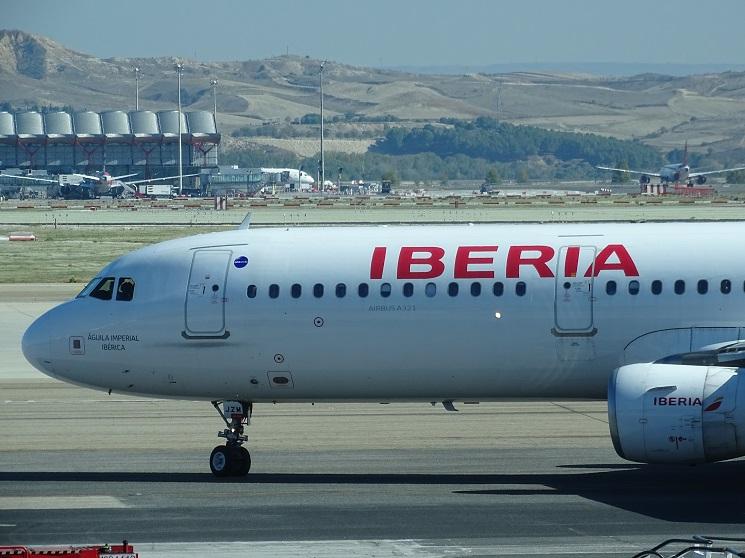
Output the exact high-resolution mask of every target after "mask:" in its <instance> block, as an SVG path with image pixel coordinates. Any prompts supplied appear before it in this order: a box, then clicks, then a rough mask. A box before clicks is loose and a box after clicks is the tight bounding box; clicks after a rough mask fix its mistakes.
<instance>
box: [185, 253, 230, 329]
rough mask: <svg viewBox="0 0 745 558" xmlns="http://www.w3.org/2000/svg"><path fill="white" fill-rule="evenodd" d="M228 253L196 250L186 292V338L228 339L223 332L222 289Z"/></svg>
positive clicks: (224, 285)
mask: <svg viewBox="0 0 745 558" xmlns="http://www.w3.org/2000/svg"><path fill="white" fill-rule="evenodd" d="M231 255H232V252H231V251H230V250H197V251H195V252H194V257H193V259H192V262H191V272H190V273H189V284H188V285H187V289H186V307H185V321H186V331H185V332H184V333H183V335H184V337H186V338H198V339H204V338H222V339H225V338H227V337H228V335H229V334H228V333H227V332H226V331H225V287H226V280H227V275H228V266H229V265H230V257H231Z"/></svg>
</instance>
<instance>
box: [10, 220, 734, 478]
mask: <svg viewBox="0 0 745 558" xmlns="http://www.w3.org/2000/svg"><path fill="white" fill-rule="evenodd" d="M744 226H745V225H743V224H739V223H701V224H692V223H658V224H607V223H603V224H573V225H569V224H566V225H472V226H466V225H444V226H413V227H409V226H388V227H333V228H282V229H251V230H248V229H239V230H235V231H227V232H219V233H212V234H205V235H198V236H193V237H189V238H184V239H180V240H172V241H168V242H163V243H160V244H155V245H153V246H150V247H146V248H143V249H141V250H138V251H136V252H133V253H131V254H129V255H126V256H124V257H122V258H120V259H118V260H116V261H114V262H113V263H111V264H109V265H108V266H106V267H105V268H104V269H103V270H101V272H100V273H99V274H98V275H97V276H96V278H95V279H93V280H92V281H91V282H90V284H89V285H88V286H86V287H85V288H84V289H83V290H82V292H81V293H80V294H79V295H78V296H77V298H75V299H73V300H70V301H69V302H66V303H64V304H62V305H60V306H57V307H56V308H53V309H52V310H50V311H49V312H47V313H46V314H44V315H43V316H41V317H39V318H38V319H37V320H36V321H35V322H34V323H33V324H32V325H31V326H30V327H29V328H28V330H27V331H26V333H25V335H24V337H23V351H24V354H25V356H26V358H27V359H28V360H29V362H31V363H32V364H33V365H34V366H35V367H36V368H38V369H39V370H41V371H42V372H44V373H46V374H48V375H50V376H53V377H55V378H59V379H61V380H64V381H67V382H71V383H75V384H79V385H83V386H88V387H92V388H96V389H101V390H105V391H108V392H117V393H123V394H140V395H147V396H154V397H168V398H180V399H184V400H204V401H211V402H212V403H213V405H214V406H215V408H216V409H217V410H218V412H219V413H220V414H221V416H222V418H223V419H224V422H225V425H226V426H225V429H224V430H223V431H222V432H221V433H220V434H219V436H221V437H222V438H224V439H225V442H224V443H222V444H221V445H219V446H218V447H216V448H215V449H214V450H213V452H212V455H211V459H210V467H211V470H212V472H213V473H214V474H216V475H218V476H239V475H245V474H246V473H247V472H248V470H249V468H250V464H251V462H250V457H249V453H248V451H247V450H246V449H245V447H244V442H245V441H246V437H245V435H244V428H245V426H246V425H247V424H248V423H249V419H250V417H251V413H252V410H253V408H254V405H255V404H260V403H269V402H278V403H290V402H314V401H348V402H396V401H409V402H434V401H437V402H442V404H443V406H444V407H445V408H446V409H448V410H454V402H456V401H463V400H466V401H496V400H500V399H531V398H605V397H607V398H608V413H609V418H610V421H609V422H610V434H611V437H612V440H613V444H614V446H615V448H616V451H617V452H618V453H619V455H621V456H622V457H624V458H626V459H629V460H633V461H639V462H665V463H698V462H707V461H717V460H722V459H729V458H733V457H737V456H741V455H745V385H744V386H743V387H739V388H738V383H739V373H740V370H741V368H740V367H741V366H743V367H745V341H741V340H743V339H745V260H743V259H742V258H739V257H737V256H736V254H739V250H740V245H741V239H742V235H743V232H744V229H743V227H744ZM165 434H167V433H164V435H165Z"/></svg>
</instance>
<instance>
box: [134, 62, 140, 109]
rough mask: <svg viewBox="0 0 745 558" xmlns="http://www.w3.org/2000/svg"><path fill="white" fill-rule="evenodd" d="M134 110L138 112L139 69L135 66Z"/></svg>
mask: <svg viewBox="0 0 745 558" xmlns="http://www.w3.org/2000/svg"><path fill="white" fill-rule="evenodd" d="M134 71H135V110H140V72H141V70H140V67H139V66H135V67H134Z"/></svg>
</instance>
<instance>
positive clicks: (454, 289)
mask: <svg viewBox="0 0 745 558" xmlns="http://www.w3.org/2000/svg"><path fill="white" fill-rule="evenodd" d="M448 294H449V295H450V296H458V283H449V284H448Z"/></svg>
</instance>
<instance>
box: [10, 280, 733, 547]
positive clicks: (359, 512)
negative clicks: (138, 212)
mask: <svg viewBox="0 0 745 558" xmlns="http://www.w3.org/2000/svg"><path fill="white" fill-rule="evenodd" d="M27 291H28V290H27ZM31 291H33V289H32V290H31ZM31 291H28V292H31ZM42 292H44V291H43V289H42ZM2 293H5V295H8V296H4V295H3V294H2ZM15 294H16V295H18V293H15ZM35 296H36V298H34V297H33V296H31V297H29V296H26V298H24V297H23V296H16V298H15V299H14V301H13V302H8V298H9V297H10V298H12V297H11V296H10V295H9V294H8V291H7V289H5V286H3V287H2V292H1V293H0V324H3V325H2V327H3V328H4V329H3V334H4V335H3V338H2V341H0V356H2V358H3V362H2V363H0V367H1V368H0V370H1V372H0V394H1V395H0V431H1V432H2V441H1V442H0V544H70V543H85V542H90V543H103V542H116V541H119V540H121V539H124V538H126V539H128V540H129V541H131V542H133V543H134V544H135V545H136V548H137V550H139V551H140V556H142V557H143V558H144V557H151V556H152V557H158V558H165V557H171V556H173V557H175V556H213V555H214V556H218V555H223V554H222V553H220V554H218V553H217V552H216V550H215V549H216V548H220V549H222V550H221V552H224V553H225V554H230V553H234V554H236V555H248V553H249V552H250V555H252V556H308V555H315V556H349V555H353V554H354V555H375V556H495V555H496V556H524V555H526V554H532V555H555V554H556V555H559V554H566V555H569V554H571V555H582V556H631V555H633V554H634V553H635V552H638V551H639V550H642V549H643V548H646V547H650V546H652V545H653V544H654V543H656V542H658V541H660V540H662V539H664V538H667V537H671V536H690V535H693V534H727V535H731V536H742V535H743V534H745V527H743V522H744V521H745V507H744V506H743V503H745V488H743V483H742V478H743V474H744V473H745V463H744V462H742V461H735V462H728V463H722V464H713V465H707V466H699V467H659V466H655V467H651V466H638V465H634V464H631V463H628V462H624V461H622V460H621V459H620V458H618V457H617V456H616V455H615V452H614V451H613V448H612V446H611V442H610V438H609V436H608V426H607V422H606V421H607V418H606V414H605V413H606V409H605V403H604V402H528V403H514V402H506V403H488V404H481V405H456V406H458V407H459V408H460V409H461V411H460V412H459V413H448V412H445V411H444V410H443V409H442V407H440V406H438V407H431V406H429V405H426V404H424V405H422V404H416V405H414V404H400V405H386V406H382V405H375V404H365V405H354V404H343V405H339V404H333V405H332V404H317V405H313V406H312V405H309V404H302V405H276V406H272V405H257V406H256V408H255V410H254V419H253V421H252V425H251V426H250V428H249V431H248V434H249V436H250V437H251V440H250V442H249V447H250V449H251V455H252V458H253V467H252V470H251V473H250V474H249V476H248V477H247V478H246V479H240V480H217V479H215V478H213V477H212V475H211V474H210V473H209V468H208V463H207V460H208V456H209V452H210V451H211V449H212V447H213V446H215V445H217V443H218V439H217V437H216V436H215V434H216V432H217V430H218V429H220V428H221V427H222V425H221V422H220V420H219V418H218V417H217V415H216V413H215V412H214V410H213V409H212V407H211V406H210V405H209V404H205V403H184V402H178V401H161V400H150V399H138V398H126V397H117V396H108V395H106V394H105V393H102V392H95V391H90V390H85V389H80V388H76V387H73V386H68V385H65V384H62V383H58V382H55V381H53V380H47V379H45V378H44V377H43V376H41V375H39V374H36V373H34V372H32V371H31V370H29V369H26V368H24V365H23V363H22V358H18V357H17V356H16V357H12V356H11V355H12V352H13V349H12V347H10V344H11V343H12V342H13V339H15V334H14V333H13V331H14V330H16V329H18V330H19V331H20V330H21V329H22V324H23V323H26V322H27V321H28V320H30V317H29V315H30V314H33V312H38V311H40V310H41V309H42V308H43V307H44V306H45V305H49V304H50V302H49V301H46V302H45V301H44V300H41V298H40V295H38V294H37V295H35ZM18 339H20V337H19V336H18Z"/></svg>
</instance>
